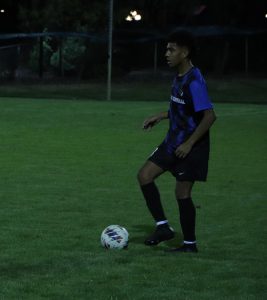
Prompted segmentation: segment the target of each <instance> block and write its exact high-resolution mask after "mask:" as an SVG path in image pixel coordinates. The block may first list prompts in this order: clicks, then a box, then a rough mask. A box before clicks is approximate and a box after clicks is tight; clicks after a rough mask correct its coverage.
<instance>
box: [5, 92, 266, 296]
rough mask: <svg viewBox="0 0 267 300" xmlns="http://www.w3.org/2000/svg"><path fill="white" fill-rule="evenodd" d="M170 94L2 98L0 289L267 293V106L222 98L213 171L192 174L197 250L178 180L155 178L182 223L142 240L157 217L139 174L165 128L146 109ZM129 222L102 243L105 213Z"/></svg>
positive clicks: (19, 292)
mask: <svg viewBox="0 0 267 300" xmlns="http://www.w3.org/2000/svg"><path fill="white" fill-rule="evenodd" d="M166 105H167V103H164V102H136V101H132V102H122V101H118V102H116V101H114V102H109V103H107V102H100V101H77V100H76V101H70V100H67V101H66V100H51V99H50V100H46V99H39V100H36V99H27V98H24V99H23V98H1V99H0V138H1V143H0V166H1V168H0V176H1V180H0V196H1V210H0V224H1V235H0V247H1V261H0V299H5V300H6V299H7V300H13V299H14V300H15V299H16V300H17V299H27V300H31V299H33V300H39V299H53V300H54V299H60V300H62V299H64V300H65V299H75V300H76V299H97V300H98V299H99V300H102V299H103V300H107V299H110V300H111V299H113V300H114V299H123V300H125V299H130V300H135V299H138V300H139V299H144V300H149V299H164V300H168V299H170V300H180V299H181V300H184V299H188V300H194V299H196V300H201V299H205V300H206V299H212V300H214V299H233V300H234V299H240V300H241V299H265V298H266V215H267V204H266V200H267V199H266V197H267V187H266V179H267V176H266V152H267V139H266V137H267V136H266V130H267V125H266V117H267V106H265V105H249V104H245V105H244V104H216V105H215V109H216V112H217V115H218V120H217V121H216V123H215V125H214V127H213V130H212V155H211V161H210V172H209V180H208V182H207V183H201V184H200V183H199V184H196V186H195V190H194V193H193V198H194V201H195V203H196V204H197V205H198V206H200V208H199V209H198V210H197V237H198V241H199V250H200V252H199V253H198V254H196V255H194V254H193V255H186V254H185V255H174V256H173V255H168V254H165V253H164V251H163V250H164V249H165V248H166V247H167V246H174V245H177V244H179V243H180V241H181V234H180V227H179V220H178V210H177V205H176V203H175V200H174V192H173V189H174V184H175V182H174V179H173V178H172V177H171V176H170V175H168V174H166V175H164V176H163V177H161V178H160V179H159V180H158V185H159V187H160V190H161V194H162V199H163V204H164V207H165V210H166V213H167V215H168V217H169V220H170V222H171V224H172V226H173V227H174V228H175V230H176V231H177V237H176V239H175V240H174V241H171V242H168V243H165V244H162V245H159V246H157V247H155V248H148V247H146V246H144V245H143V240H144V238H145V237H146V235H147V234H149V233H150V232H151V230H153V222H152V219H151V217H150V215H149V214H148V212H147V209H146V206H145V203H144V200H143V199H142V196H141V193H140V191H139V188H138V186H137V182H136V173H137V171H138V169H139V167H140V166H141V165H142V163H143V162H144V160H145V159H146V157H147V156H148V155H149V154H150V153H151V152H152V150H153V149H154V148H155V146H156V145H157V144H158V143H159V142H160V141H161V139H162V138H163V137H164V134H165V131H166V129H167V123H165V124H160V125H158V126H157V128H155V130H152V131H151V132H150V133H145V132H143V131H142V130H141V124H142V121H143V119H144V118H145V117H146V116H148V115H151V114H153V113H154V112H156V111H160V110H164V109H165V108H166ZM117 223H118V224H121V225H123V226H125V227H126V228H127V229H128V231H129V233H130V244H129V249H128V250H122V251H112V250H111V251H107V250H105V249H103V248H101V246H100V234H101V232H102V230H103V229H104V228H105V227H106V226H107V225H110V224H117Z"/></svg>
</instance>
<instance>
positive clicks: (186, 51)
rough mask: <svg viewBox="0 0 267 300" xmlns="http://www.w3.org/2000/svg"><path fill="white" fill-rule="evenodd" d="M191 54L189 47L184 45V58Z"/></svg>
mask: <svg viewBox="0 0 267 300" xmlns="http://www.w3.org/2000/svg"><path fill="white" fill-rule="evenodd" d="M188 54H189V50H188V48H187V47H183V51H182V56H183V58H186V57H187V56H188Z"/></svg>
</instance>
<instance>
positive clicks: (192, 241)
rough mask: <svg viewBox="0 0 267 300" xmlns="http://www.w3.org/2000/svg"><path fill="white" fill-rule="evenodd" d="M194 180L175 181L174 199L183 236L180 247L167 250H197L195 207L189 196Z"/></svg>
mask: <svg viewBox="0 0 267 300" xmlns="http://www.w3.org/2000/svg"><path fill="white" fill-rule="evenodd" d="M193 185H194V182H191V181H177V182H176V190H175V194H176V199H177V202H178V206H179V212H180V223H181V228H182V232H183V236H184V243H183V246H182V247H178V248H174V249H170V250H168V252H197V251H198V250H197V246H196V235H195V224H196V209H195V205H194V203H193V201H192V198H191V191H192V188H193Z"/></svg>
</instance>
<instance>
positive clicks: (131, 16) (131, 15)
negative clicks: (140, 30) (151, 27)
mask: <svg viewBox="0 0 267 300" xmlns="http://www.w3.org/2000/svg"><path fill="white" fill-rule="evenodd" d="M141 19H142V16H141V15H140V14H139V13H138V12H137V11H136V10H132V11H130V13H129V15H128V16H127V17H126V18H125V20H126V21H128V22H132V21H141Z"/></svg>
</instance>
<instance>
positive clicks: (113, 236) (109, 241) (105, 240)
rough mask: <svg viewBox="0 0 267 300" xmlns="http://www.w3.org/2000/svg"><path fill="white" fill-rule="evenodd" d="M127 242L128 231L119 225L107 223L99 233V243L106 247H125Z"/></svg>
mask: <svg viewBox="0 0 267 300" xmlns="http://www.w3.org/2000/svg"><path fill="white" fill-rule="evenodd" d="M128 242H129V233H128V231H127V230H126V229H125V228H124V227H122V226H120V225H109V226H108V227H107V228H105V229H104V230H103V232H102V234H101V245H102V246H103V247H104V248H106V249H125V248H127V246H128Z"/></svg>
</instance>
